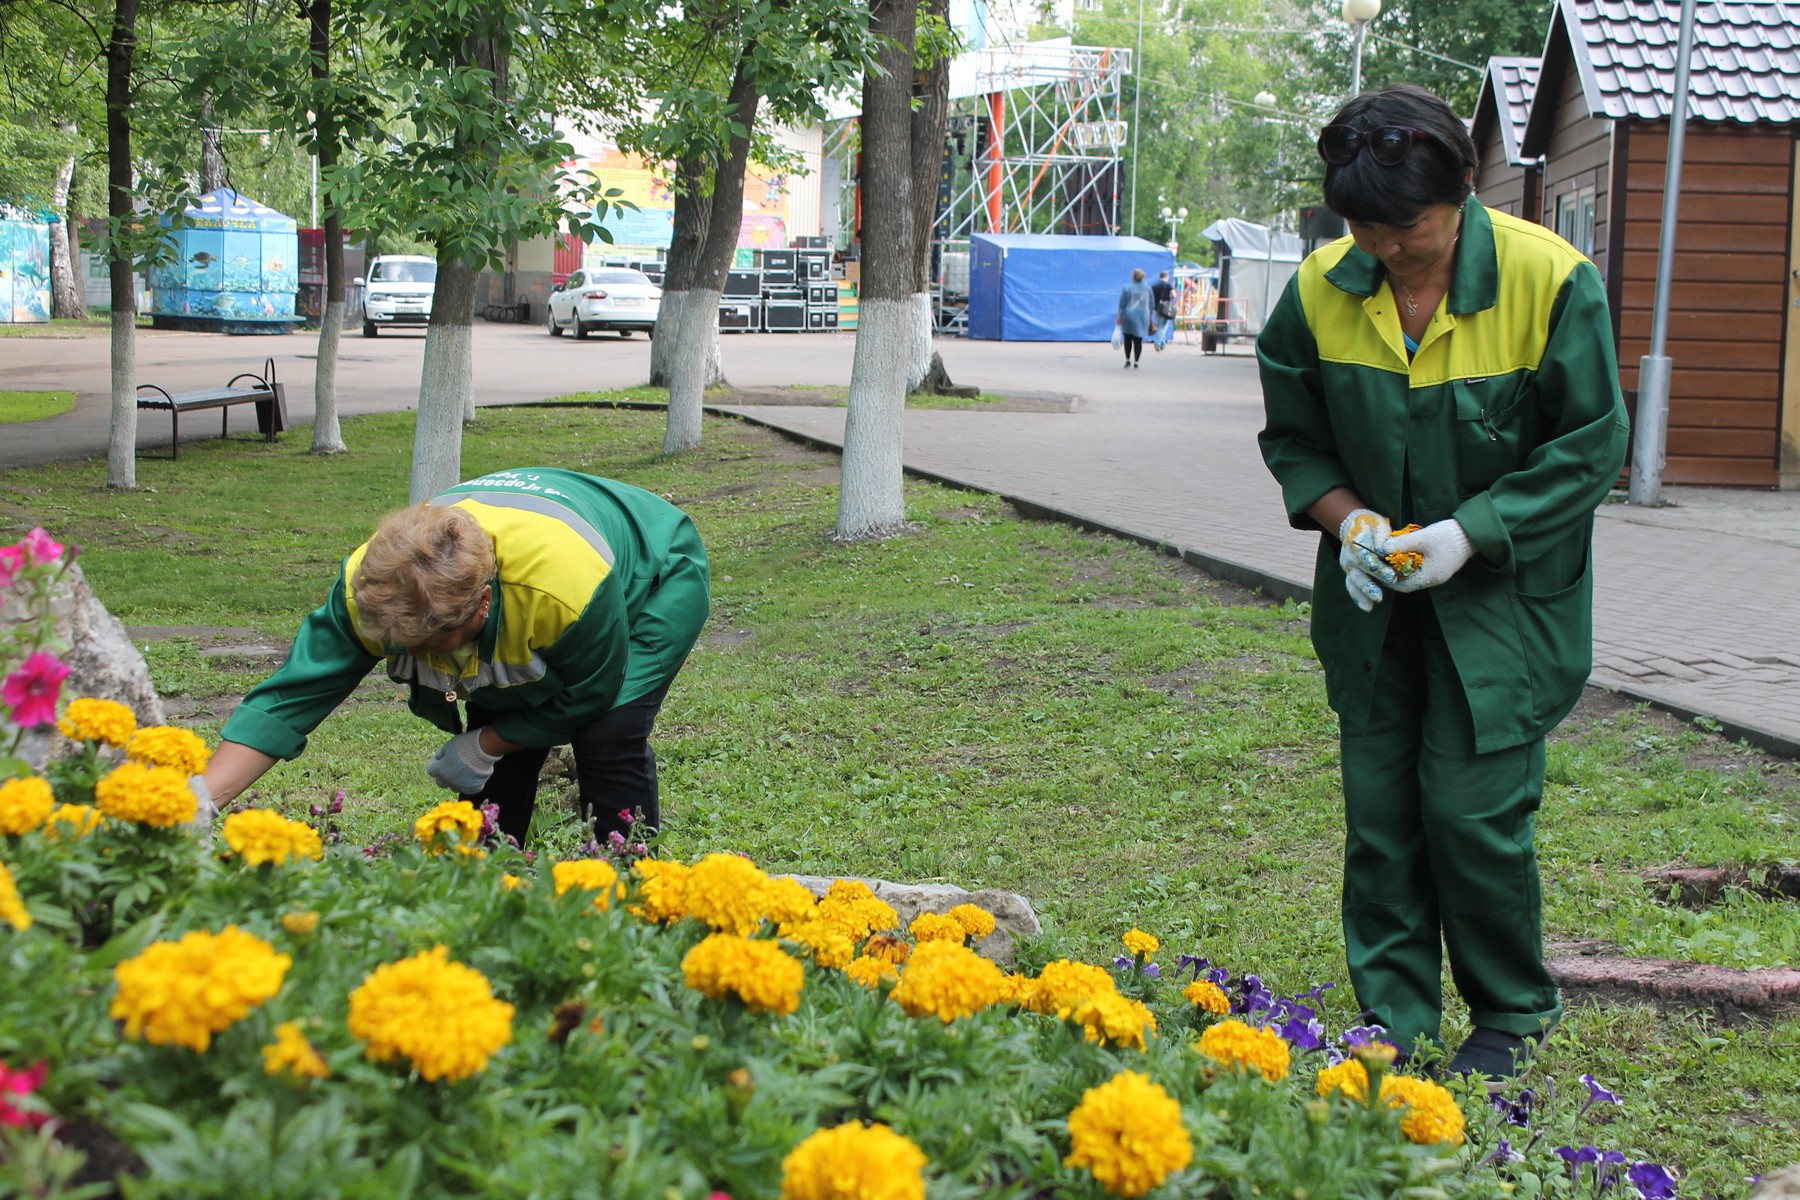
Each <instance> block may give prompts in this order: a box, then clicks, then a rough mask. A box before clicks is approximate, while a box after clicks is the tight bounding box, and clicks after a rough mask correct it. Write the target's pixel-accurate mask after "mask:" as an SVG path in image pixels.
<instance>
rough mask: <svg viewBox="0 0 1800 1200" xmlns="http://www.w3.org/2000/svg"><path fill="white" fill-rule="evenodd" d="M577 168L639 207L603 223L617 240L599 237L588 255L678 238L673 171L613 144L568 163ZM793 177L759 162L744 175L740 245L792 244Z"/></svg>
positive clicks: (654, 246) (660, 245) (664, 244)
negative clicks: (790, 193) (790, 196)
mask: <svg viewBox="0 0 1800 1200" xmlns="http://www.w3.org/2000/svg"><path fill="white" fill-rule="evenodd" d="M566 166H567V167H568V169H569V170H571V171H574V172H577V173H579V172H582V171H588V172H592V173H593V175H594V176H595V177H596V178H597V179H598V182H599V187H600V189H601V190H602V191H610V190H612V189H614V188H617V189H618V190H619V196H618V197H617V199H619V200H623V201H626V202H628V203H631V204H634V205H636V206H637V207H636V209H635V210H633V209H626V210H625V211H623V212H615V213H611V214H610V215H608V216H607V218H606V219H605V220H603V221H602V222H601V223H600V224H601V225H602V227H603V228H605V229H606V231H607V232H608V233H610V234H611V235H612V243H611V244H610V245H608V244H607V243H605V242H598V241H597V242H594V243H592V244H591V245H589V246H588V248H587V255H586V257H587V258H588V259H589V260H592V261H594V262H595V263H596V264H597V263H598V261H599V260H600V259H601V258H603V257H608V256H617V255H619V254H629V253H630V252H632V251H646V250H666V249H668V247H669V244H670V243H671V242H672V241H673V240H674V237H675V196H674V193H673V192H672V191H671V190H670V183H669V171H668V169H667V168H666V167H665V166H663V165H662V164H649V163H646V162H645V161H644V160H643V159H642V158H639V157H638V156H637V155H635V154H626V153H625V152H624V151H622V150H619V149H618V148H617V147H612V146H608V147H606V148H605V149H603V150H602V151H601V152H600V153H599V154H597V155H594V156H592V157H589V158H581V159H575V160H573V161H571V162H569V163H567V164H566ZM787 189H788V176H787V174H786V173H785V172H780V171H772V170H769V169H767V168H763V167H758V166H755V165H754V164H753V165H752V166H751V167H750V169H749V171H748V172H746V173H745V176H744V222H743V229H742V232H741V233H740V234H739V237H738V245H739V246H745V247H751V248H754V249H758V250H781V249H785V248H786V247H787V244H788V238H787V225H788V194H787Z"/></svg>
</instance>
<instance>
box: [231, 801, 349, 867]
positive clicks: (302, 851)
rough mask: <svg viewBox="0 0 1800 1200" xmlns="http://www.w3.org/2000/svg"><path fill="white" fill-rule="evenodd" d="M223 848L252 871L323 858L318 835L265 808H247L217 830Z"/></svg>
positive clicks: (300, 822) (323, 853)
mask: <svg viewBox="0 0 1800 1200" xmlns="http://www.w3.org/2000/svg"><path fill="white" fill-rule="evenodd" d="M219 836H220V837H222V838H224V839H225V844H226V845H227V846H230V847H231V849H232V850H233V851H234V852H235V853H236V854H237V856H238V857H239V858H242V859H243V860H244V861H245V862H246V863H248V864H249V865H250V866H253V867H260V866H262V865H263V864H264V863H270V864H273V865H274V866H280V865H282V864H283V863H285V862H287V860H288V859H290V858H324V857H325V846H324V845H323V843H321V842H320V841H319V831H318V830H316V829H314V828H313V827H312V826H311V825H308V824H307V823H306V822H304V821H293V820H289V819H288V818H287V817H284V816H282V815H281V814H280V813H278V812H271V811H270V810H268V809H266V808H247V809H245V810H244V811H243V812H235V813H232V814H231V815H230V816H229V817H226V818H225V823H224V824H223V825H221V826H220V827H219Z"/></svg>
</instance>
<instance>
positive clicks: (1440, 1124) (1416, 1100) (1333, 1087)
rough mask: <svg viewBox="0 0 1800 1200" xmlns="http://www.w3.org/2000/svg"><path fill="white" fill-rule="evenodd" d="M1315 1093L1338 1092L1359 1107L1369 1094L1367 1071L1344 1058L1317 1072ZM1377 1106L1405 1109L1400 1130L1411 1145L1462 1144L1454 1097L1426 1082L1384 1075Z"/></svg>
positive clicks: (1460, 1124)
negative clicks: (1409, 1140) (1414, 1143)
mask: <svg viewBox="0 0 1800 1200" xmlns="http://www.w3.org/2000/svg"><path fill="white" fill-rule="evenodd" d="M1318 1092H1319V1095H1321V1096H1329V1095H1331V1094H1332V1093H1333V1092H1342V1093H1343V1094H1344V1096H1345V1098H1346V1099H1348V1100H1351V1101H1353V1102H1355V1103H1358V1104H1360V1103H1362V1102H1363V1101H1364V1100H1365V1099H1366V1098H1367V1097H1368V1095H1369V1072H1368V1070H1367V1069H1366V1068H1364V1066H1363V1065H1362V1064H1361V1063H1359V1062H1357V1061H1356V1060H1355V1059H1353V1058H1352V1059H1345V1060H1344V1061H1343V1062H1341V1063H1338V1064H1337V1065H1336V1066H1334V1067H1326V1068H1325V1069H1324V1070H1322V1071H1320V1072H1319V1082H1318ZM1381 1103H1382V1104H1383V1105H1384V1106H1386V1107H1388V1108H1404V1109H1406V1114H1405V1116H1403V1117H1402V1118H1401V1121H1400V1129H1401V1131H1402V1132H1403V1133H1405V1134H1406V1136H1407V1137H1408V1138H1409V1139H1411V1140H1412V1141H1414V1142H1418V1143H1421V1144H1429V1143H1434V1142H1448V1143H1450V1144H1452V1145H1460V1144H1461V1143H1462V1140H1463V1125H1464V1119H1463V1113H1462V1109H1461V1108H1459V1107H1458V1106H1457V1103H1456V1098H1455V1097H1454V1096H1452V1095H1451V1094H1450V1093H1449V1092H1448V1091H1446V1090H1444V1089H1443V1088H1442V1087H1440V1086H1438V1085H1437V1084H1435V1083H1432V1082H1431V1081H1430V1080H1427V1079H1414V1078H1413V1077H1412V1076H1410V1075H1393V1074H1386V1073H1384V1074H1383V1075H1382V1077H1381Z"/></svg>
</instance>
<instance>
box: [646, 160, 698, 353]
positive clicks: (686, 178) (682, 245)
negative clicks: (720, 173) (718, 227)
mask: <svg viewBox="0 0 1800 1200" xmlns="http://www.w3.org/2000/svg"><path fill="white" fill-rule="evenodd" d="M710 168H711V163H710V161H709V160H708V159H707V158H706V157H705V156H703V155H699V154H693V155H689V156H687V157H685V158H683V159H681V160H680V161H679V162H677V163H676V164H675V216H674V224H675V228H674V230H673V233H672V236H671V239H670V241H669V258H668V261H667V262H666V263H665V264H664V271H663V287H662V293H663V294H662V307H661V308H659V309H658V310H657V314H656V328H655V329H654V330H653V331H652V332H651V334H650V386H651V387H667V386H668V385H669V348H670V347H671V346H673V345H675V343H676V340H677V339H676V336H675V331H676V330H677V329H679V328H681V327H682V322H683V320H684V318H683V316H682V308H683V306H684V305H685V304H686V303H687V293H688V289H689V288H691V287H693V286H694V272H695V271H696V270H698V269H699V267H700V250H701V247H702V246H703V245H704V243H705V241H706V226H707V223H708V222H709V221H711V220H712V195H711V193H710V191H708V190H706V186H705V185H706V182H707V175H708V173H709V171H710Z"/></svg>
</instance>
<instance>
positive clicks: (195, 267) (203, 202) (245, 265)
mask: <svg viewBox="0 0 1800 1200" xmlns="http://www.w3.org/2000/svg"><path fill="white" fill-rule="evenodd" d="M164 224H165V225H169V226H172V225H174V221H173V220H172V219H170V218H165V219H164ZM170 237H171V238H172V240H173V241H174V242H175V254H174V256H173V257H172V258H171V260H170V261H168V262H167V263H165V264H164V265H162V266H160V267H159V268H157V269H156V270H154V271H153V272H152V274H151V285H152V287H151V297H150V303H149V305H148V308H149V311H150V315H151V317H152V319H153V322H154V319H155V318H158V317H166V318H169V319H170V323H171V324H172V325H173V326H174V327H178V328H193V329H213V330H215V331H222V332H227V333H252V332H281V333H286V332H288V331H289V329H290V328H291V325H292V324H293V323H294V322H295V320H296V317H295V313H294V298H295V293H296V292H297V291H298V290H299V275H298V271H297V270H296V269H295V267H294V265H293V264H294V263H296V262H297V261H298V260H299V257H300V239H299V233H298V226H297V223H296V222H295V221H294V219H293V218H292V217H289V216H285V215H283V214H282V213H278V212H276V211H275V210H273V209H271V208H269V207H268V206H266V205H263V204H259V203H257V202H256V201H255V200H252V199H250V198H248V197H246V196H241V195H239V194H238V193H237V192H235V191H233V190H231V189H230V188H220V189H218V190H216V191H213V192H209V193H207V194H206V195H204V196H201V197H199V198H198V199H196V200H195V201H194V202H193V203H192V204H190V205H189V206H188V209H187V213H186V215H185V219H184V220H183V222H182V227H181V228H179V229H171V230H170Z"/></svg>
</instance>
